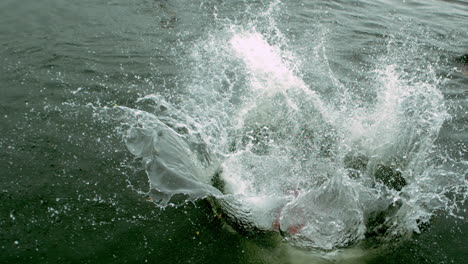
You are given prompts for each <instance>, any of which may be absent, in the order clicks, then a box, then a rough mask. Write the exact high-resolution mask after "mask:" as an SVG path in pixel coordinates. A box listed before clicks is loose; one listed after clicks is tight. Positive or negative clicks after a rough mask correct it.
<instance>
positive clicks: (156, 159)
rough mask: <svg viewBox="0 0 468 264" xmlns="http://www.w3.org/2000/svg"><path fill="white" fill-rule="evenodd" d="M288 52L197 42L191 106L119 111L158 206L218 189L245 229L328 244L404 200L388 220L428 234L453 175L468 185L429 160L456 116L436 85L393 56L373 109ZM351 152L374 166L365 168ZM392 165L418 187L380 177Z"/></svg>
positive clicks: (231, 39)
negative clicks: (302, 67)
mask: <svg viewBox="0 0 468 264" xmlns="http://www.w3.org/2000/svg"><path fill="white" fill-rule="evenodd" d="M283 56H284V53H283V52H282V50H281V49H279V48H278V47H277V46H275V45H273V44H270V43H268V40H267V39H266V38H265V37H264V36H263V35H262V34H260V33H259V32H257V31H256V30H254V29H253V30H250V31H244V30H239V29H231V31H229V32H224V34H220V35H214V36H210V38H209V39H207V40H206V41H204V42H202V43H201V44H200V45H198V46H197V47H195V49H194V52H193V58H194V60H195V62H196V64H198V66H197V65H196V67H198V68H195V69H194V70H193V72H196V74H194V75H193V76H192V77H193V81H192V82H191V83H188V84H187V90H186V91H185V94H186V97H183V98H182V101H183V102H184V104H183V106H178V107H175V106H172V105H171V104H169V103H168V102H167V101H165V100H164V99H163V97H161V96H157V95H151V96H147V97H144V98H142V99H141V101H151V102H152V104H153V105H154V110H153V111H146V112H145V111H139V110H134V109H129V108H125V107H121V108H120V109H122V110H124V113H125V115H126V118H125V120H126V122H127V123H128V125H129V126H130V129H129V130H128V135H127V146H128V148H129V150H130V151H131V152H132V153H133V154H134V155H136V156H138V157H141V158H142V160H143V162H144V164H145V166H146V171H147V175H148V179H149V183H150V189H151V194H152V195H153V197H154V199H155V200H156V201H157V202H158V203H159V204H161V205H166V204H167V203H168V202H170V201H171V198H172V197H173V196H174V195H180V194H182V195H185V196H186V199H187V200H193V199H198V198H203V197H207V196H212V197H215V198H216V199H217V200H218V201H219V204H220V205H221V206H222V207H223V209H224V210H225V211H226V213H227V214H228V215H230V216H231V217H233V218H236V219H238V223H239V225H241V226H242V225H245V226H253V227H255V228H257V229H260V230H273V229H274V228H275V225H277V226H279V228H280V230H281V231H282V232H283V233H284V234H285V236H286V239H287V240H288V241H289V242H290V243H292V244H294V245H297V246H300V247H312V248H319V249H324V250H330V249H334V248H339V247H346V246H348V245H351V244H353V243H356V242H357V241H359V240H360V239H363V238H364V234H365V232H366V228H367V226H366V224H367V222H368V218H369V216H370V215H372V214H373V213H375V212H380V211H384V210H385V209H387V208H389V207H391V206H392V204H395V202H399V203H400V204H402V205H401V207H399V209H398V210H397V212H396V213H394V214H392V215H389V216H388V219H386V223H385V224H387V225H388V226H390V227H389V231H388V233H389V235H390V233H391V234H393V235H395V234H397V235H398V234H400V235H401V234H405V233H408V232H413V231H418V226H417V223H416V222H417V221H421V220H422V221H428V219H429V218H430V215H431V214H432V212H433V211H434V210H436V209H439V208H444V207H445V206H446V204H447V203H448V202H449V200H448V199H447V198H445V193H444V190H445V189H446V188H447V186H448V185H447V183H449V182H450V181H452V183H453V184H452V185H454V186H456V185H459V184H461V183H460V180H459V177H458V176H456V177H451V176H453V175H451V174H450V173H446V172H444V171H442V170H438V169H436V168H435V167H431V166H430V164H429V160H430V155H432V154H433V153H435V150H434V140H435V138H436V137H437V135H438V131H439V129H440V127H441V125H442V123H443V121H444V120H445V119H446V118H447V114H446V112H445V108H444V105H443V100H442V99H443V98H442V95H441V94H440V92H439V91H438V90H437V88H436V85H435V84H430V83H428V82H424V81H420V80H412V79H411V78H406V79H403V78H402V77H401V74H400V71H399V70H398V69H397V67H396V66H395V65H392V64H389V65H385V64H384V65H383V66H382V67H381V68H379V69H378V70H377V71H376V72H375V81H376V87H379V88H378V91H377V98H376V100H375V102H374V103H373V104H371V106H370V107H367V108H362V107H361V108H360V107H355V108H352V109H347V110H346V111H344V110H337V109H334V108H333V107H332V105H333V104H332V102H326V101H324V100H323V99H322V98H321V97H320V96H319V95H318V94H317V93H316V92H315V91H314V90H313V87H310V86H308V85H307V84H306V83H305V82H304V81H303V80H302V79H301V78H299V77H298V75H297V74H295V73H294V71H293V70H292V66H291V65H289V64H288V63H287V62H286V60H285V59H284V58H283ZM337 96H339V95H337ZM350 105H351V103H350ZM348 157H358V159H360V157H366V158H365V159H366V164H365V165H364V166H361V168H356V166H355V165H353V164H351V165H349V164H347V160H349V159H348ZM348 163H349V162H348ZM381 164H388V165H389V166H393V167H394V169H395V170H398V171H399V172H401V174H402V176H403V177H404V178H405V179H406V181H407V182H408V184H407V185H406V186H405V187H403V189H402V190H401V191H396V190H393V189H391V188H387V187H386V186H384V185H383V184H381V183H379V182H377V181H376V180H375V177H374V173H375V171H376V169H377V168H378V166H379V165H381ZM351 172H352V173H354V174H353V175H354V176H353V177H351V176H349V175H351ZM213 175H218V176H219V177H220V179H221V180H222V182H223V184H222V186H216V188H215V187H214V186H213V184H212V177H213ZM439 175H444V176H447V180H446V181H444V180H441V179H440V178H438V176H439ZM449 177H451V178H450V179H448V178H449Z"/></svg>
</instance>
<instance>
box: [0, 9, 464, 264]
mask: <svg viewBox="0 0 468 264" xmlns="http://www.w3.org/2000/svg"><path fill="white" fill-rule="evenodd" d="M269 6H270V3H269V2H268V1H146V0H132V1H123V0H114V1H101V0H95V1H69V0H65V1H58V0H43V1H21V2H19V1H10V0H0V22H1V23H0V47H1V48H0V60H1V64H0V149H1V151H0V262H1V263H146V262H148V263H158V264H159V263H322V262H324V263H328V262H326V261H325V260H321V259H319V258H318V257H316V256H310V255H311V254H308V253H307V252H301V251H298V250H296V249H293V248H291V247H290V246H288V245H287V244H285V243H283V242H281V238H280V237H279V236H276V235H271V234H252V233H247V234H244V233H242V232H240V233H239V232H236V231H233V230H231V229H230V228H228V227H226V225H225V222H224V219H223V217H218V216H217V215H216V214H215V213H214V212H213V211H212V209H211V206H210V205H209V203H208V202H207V201H205V200H198V201H196V202H194V203H188V204H186V205H184V206H182V207H179V208H174V207H166V208H165V209H160V208H159V207H157V206H156V205H155V204H154V203H153V202H151V201H149V200H148V198H147V196H146V195H141V194H139V193H138V190H142V189H144V188H145V186H146V185H147V176H146V174H145V171H144V169H143V168H142V166H141V165H140V161H139V160H137V159H135V158H134V157H133V155H131V154H130V153H129V151H128V150H127V147H126V145H125V143H124V140H123V139H122V133H121V132H122V130H123V128H122V126H121V122H120V121H119V116H118V113H115V112H112V111H107V110H105V111H103V109H113V107H115V106H127V107H130V108H139V107H140V108H141V106H139V105H138V103H137V99H138V98H140V97H143V96H145V95H148V94H151V93H161V94H164V95H165V96H166V98H170V99H171V100H172V101H174V102H177V96H178V94H179V93H182V92H183V88H184V86H185V85H187V83H190V82H191V81H192V80H191V79H190V78H192V77H193V76H195V75H196V74H193V71H198V70H197V69H201V68H209V65H210V61H208V62H206V63H199V64H197V63H198V61H197V60H192V59H190V56H189V55H190V52H191V50H192V47H193V46H196V45H200V44H199V43H200V42H201V41H202V40H205V39H207V38H208V37H209V36H211V35H212V34H213V33H212V32H217V31H223V30H224V28H225V27H226V25H237V26H239V25H244V24H248V23H252V24H255V25H257V27H258V31H260V32H261V33H262V34H264V35H266V36H267V37H269V38H270V39H271V40H272V41H274V39H275V37H276V36H277V34H278V32H275V31H271V30H270V29H271V27H267V26H266V25H267V24H269V23H272V22H271V21H270V20H269V19H268V18H269V17H268V16H263V17H262V16H260V15H259V17H258V18H255V15H254V14H256V13H261V12H264V11H265V10H267V9H268V7H269ZM271 19H272V21H274V23H275V24H276V25H275V27H274V28H275V29H277V30H278V31H280V32H281V33H282V34H283V35H284V38H285V39H287V40H288V42H287V45H288V46H287V47H280V48H281V49H285V50H286V49H287V50H292V51H293V52H294V53H295V55H296V56H297V57H299V58H300V59H301V66H302V69H303V70H302V71H301V74H300V75H301V78H302V79H303V80H304V82H305V83H307V84H311V86H313V87H314V89H315V90H316V91H318V92H319V93H320V94H321V95H322V96H323V97H324V98H333V97H334V96H336V91H337V90H338V88H336V87H335V84H334V83H333V81H332V80H331V79H330V76H328V75H326V74H323V72H326V69H325V68H323V69H322V68H320V67H318V68H316V70H308V69H311V68H314V67H315V64H314V63H316V62H314V61H313V58H312V57H313V56H312V55H311V54H313V52H314V47H316V45H315V44H316V42H317V39H322V40H323V41H324V42H325V44H324V46H326V48H327V54H328V61H329V66H330V68H331V69H332V70H333V72H334V73H335V75H336V76H338V79H339V81H340V82H341V83H343V84H344V85H346V86H348V87H351V90H353V91H360V92H356V94H357V95H358V97H359V96H361V97H362V98H361V99H362V100H363V101H365V99H366V98H371V97H372V96H373V93H374V92H375V91H373V90H371V87H372V80H371V78H370V77H369V76H370V75H369V72H370V71H371V70H372V69H373V65H375V64H377V61H378V60H379V55H381V54H384V53H387V52H388V49H389V48H388V47H389V46H392V47H393V48H392V50H393V52H394V54H395V56H394V57H393V61H392V63H393V64H396V65H398V66H401V68H403V69H404V71H406V72H410V73H411V72H416V73H418V69H420V68H424V66H426V65H429V64H431V65H435V66H436V69H435V71H436V76H438V77H440V78H443V79H444V81H443V82H441V84H440V85H439V86H438V87H437V88H438V89H439V90H440V91H441V92H442V94H443V96H444V102H445V104H446V105H447V109H448V110H447V111H448V113H449V114H450V116H451V118H449V119H447V120H446V121H445V122H444V124H443V126H442V128H441V130H440V132H439V134H438V137H437V140H436V141H435V144H436V146H438V148H439V149H440V150H441V152H445V153H447V155H448V156H450V157H451V158H452V159H454V160H456V161H458V162H459V163H457V164H462V165H459V167H456V168H453V169H452V170H451V171H452V172H453V173H454V174H460V175H462V174H464V177H465V181H466V173H467V166H466V162H467V160H468V152H467V144H468V136H467V135H468V133H467V132H468V120H467V113H468V76H467V75H466V74H467V71H468V70H467V65H466V57H465V60H463V57H462V56H463V55H464V54H466V53H467V52H468V31H467V30H466V22H467V21H468V3H467V2H465V1H427V2H424V3H419V2H418V1H377V2H373V1H349V2H347V1H332V2H329V1H297V2H294V3H289V2H286V1H284V3H281V8H280V11H279V12H278V13H276V14H275V15H274V16H273V15H272V17H271ZM208 50H210V47H208ZM415 53H416V55H415ZM407 55H408V57H411V56H413V57H412V58H417V59H414V60H413V59H411V60H410V61H408V59H407V57H406V56H407ZM409 55H411V56H409ZM205 56H206V57H208V58H209V56H210V54H208V55H205ZM465 56H466V55H465ZM388 57H390V58H392V56H391V55H390V56H388ZM197 67H199V68H197ZM455 67H456V68H457V69H454V68H455ZM209 70H212V71H215V69H211V68H209ZM235 70H236V69H234V70H233V71H235ZM200 71H201V70H200ZM188 73H190V74H188ZM417 76H420V78H421V79H424V78H426V77H425V76H424V74H420V75H417ZM171 96H172V97H171ZM168 100H169V99H168ZM181 104H182V103H181ZM143 107H144V106H143ZM465 188H466V186H465ZM460 193H463V192H460ZM459 196H460V198H458V199H456V200H458V201H463V200H465V199H466V194H465V196H463V195H462V194H461V195H459ZM466 209H467V206H466V205H460V206H459V210H458V211H457V212H456V214H457V215H458V216H459V217H458V218H457V217H452V216H449V213H448V212H447V210H438V211H437V212H435V213H434V217H433V218H432V220H431V222H430V224H429V225H428V226H427V227H426V228H425V229H424V230H423V232H422V233H421V234H414V235H413V236H412V237H410V238H407V239H403V240H401V241H399V242H397V243H390V242H389V243H388V244H387V245H386V246H385V247H384V248H383V249H382V248H380V249H379V250H378V251H377V253H372V254H370V253H369V254H366V253H359V254H358V256H357V257H355V258H349V259H344V260H342V261H341V262H343V263H464V262H465V261H466V259H468V251H467V249H466V244H467V243H468V239H467V238H466V234H467V233H468V223H467V220H466V217H468V215H467V213H466ZM462 217H465V218H462ZM366 243H368V245H367V249H369V248H372V243H373V242H372V240H370V241H367V242H366ZM369 251H371V250H370V249H369ZM356 254H357V253H356Z"/></svg>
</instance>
